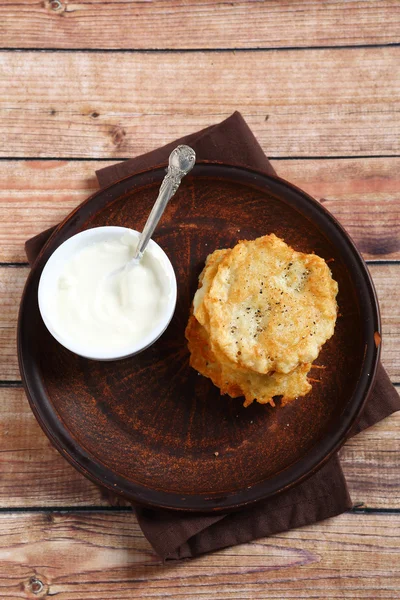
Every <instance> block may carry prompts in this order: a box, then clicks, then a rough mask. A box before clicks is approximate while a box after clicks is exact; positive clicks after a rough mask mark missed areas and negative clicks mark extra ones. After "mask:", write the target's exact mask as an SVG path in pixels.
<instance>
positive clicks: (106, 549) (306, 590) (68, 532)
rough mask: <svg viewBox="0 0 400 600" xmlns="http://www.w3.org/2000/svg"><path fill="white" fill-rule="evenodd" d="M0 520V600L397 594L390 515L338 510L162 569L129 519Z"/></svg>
mask: <svg viewBox="0 0 400 600" xmlns="http://www.w3.org/2000/svg"><path fill="white" fill-rule="evenodd" d="M0 519H1V521H0V522H1V528H0V561H1V564H2V566H3V569H2V574H1V579H0V585H1V589H2V594H3V597H6V598H34V597H41V598H43V597H50V596H53V595H57V600H67V599H68V600H73V599H76V600H100V599H103V600H105V599H107V600H113V599H115V600H131V599H132V598H139V597H140V598H146V599H147V600H156V599H159V598H161V597H162V598H170V599H173V600H178V599H179V600H181V599H182V598H185V599H189V598H190V599H192V598H193V599H198V598H204V599H205V600H207V599H211V598H212V599H220V600H229V599H240V600H245V599H254V598H257V599H262V598H268V599H271V598H275V599H277V600H283V599H284V598H292V599H296V600H300V599H301V598H304V599H306V598H307V599H309V598H311V597H312V598H314V599H319V600H325V599H326V598H330V599H336V598H352V599H364V600H366V599H369V600H378V599H384V598H385V599H391V600H395V599H396V598H398V594H399V591H400V515H399V514H386V515H383V514H369V515H355V514H347V515H346V514H345V515H341V516H339V517H336V518H334V519H329V520H327V521H325V522H323V523H318V524H316V525H313V526H310V527H302V528H300V529H297V530H294V531H291V532H288V533H283V534H278V535H275V536H273V537H271V538H263V539H260V540H257V541H255V542H253V543H251V544H244V545H241V546H235V547H233V548H228V549H226V550H222V551H220V552H218V553H214V554H211V555H208V556H203V557H200V558H198V559H196V560H195V561H189V562H184V563H181V564H177V565H169V566H165V565H163V564H161V562H160V560H159V559H158V558H157V556H156V555H155V554H154V552H153V551H152V549H151V548H150V545H149V544H148V542H147V541H146V540H145V539H144V537H143V536H142V534H141V532H140V529H139V527H138V525H137V523H136V520H135V518H134V516H133V515H131V514H121V513H120V514H118V513H114V514H112V513H111V514H110V513H104V512H103V513H89V514H88V513H73V514H58V513H48V514H40V513H39V514H7V515H4V514H3V515H0ZM39 582H40V583H39ZM35 584H36V585H35ZM40 584H42V586H43V588H42V589H41V591H39V592H38V590H40ZM33 586H34V587H33ZM310 589H312V595H311V596H310ZM34 590H36V592H37V595H36V596H35V595H34V593H33V591H34Z"/></svg>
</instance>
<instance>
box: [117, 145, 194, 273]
mask: <svg viewBox="0 0 400 600" xmlns="http://www.w3.org/2000/svg"><path fill="white" fill-rule="evenodd" d="M195 162H196V153H195V151H194V150H193V149H192V148H190V146H184V145H182V146H177V147H176V148H175V150H173V151H172V152H171V154H170V155H169V164H168V169H167V174H166V176H165V177H164V179H163V181H162V184H161V186H160V191H159V192H158V198H157V200H156V201H155V203H154V206H153V208H152V209H151V213H150V215H149V217H148V219H147V221H146V225H145V226H144V228H143V231H142V233H141V234H140V237H139V241H138V245H137V246H136V250H135V254H134V256H133V258H131V260H130V261H129V262H127V263H126V265H124V266H123V267H120V268H119V269H117V270H116V271H113V272H112V273H110V275H109V276H108V277H109V278H110V277H115V276H116V275H118V274H119V273H121V272H122V271H124V270H125V269H126V270H128V269H130V268H131V267H133V266H135V265H137V264H139V262H140V260H141V258H142V256H143V253H144V251H145V250H146V246H147V244H148V243H149V241H150V239H151V236H152V235H153V233H154V230H155V228H156V227H157V225H158V222H159V220H160V219H161V216H162V214H163V212H164V210H165V208H166V206H167V204H168V202H169V201H170V200H171V198H172V196H173V195H174V194H175V193H176V191H177V189H178V187H179V186H180V183H181V181H182V179H183V178H184V177H185V175H187V174H188V173H189V171H191V170H192V169H193V167H194V163H195Z"/></svg>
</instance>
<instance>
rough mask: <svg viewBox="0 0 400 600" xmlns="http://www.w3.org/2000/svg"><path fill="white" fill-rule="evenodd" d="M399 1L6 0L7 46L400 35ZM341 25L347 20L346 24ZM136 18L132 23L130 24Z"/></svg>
mask: <svg viewBox="0 0 400 600" xmlns="http://www.w3.org/2000/svg"><path fill="white" fill-rule="evenodd" d="M399 22H400V18H399V11H398V4H397V2H396V0H384V1H382V0H381V1H378V0H372V1H371V0H370V1H367V0H364V1H356V2H354V1H344V2H341V3H340V4H338V3H337V2H334V1H333V0H325V1H323V2H321V1H319V0H309V1H308V2H307V3H304V2H300V1H296V2H282V1H278V0H272V1H269V2H267V1H259V2H255V3H252V4H251V9H250V7H249V3H248V2H244V1H243V0H242V1H238V0H235V1H233V2H220V3H216V2H213V1H212V0H201V1H195V2H187V1H185V0H167V1H165V0H158V1H153V2H143V1H136V2H126V1H122V2H121V1H118V0H117V1H115V0H114V1H112V0H111V1H109V0H107V1H106V0H94V1H93V0H85V1H84V2H73V1H70V0H61V1H60V2H59V3H56V4H52V3H51V1H50V0H45V1H44V2H39V1H38V0H23V1H22V2H19V1H17V0H5V2H4V1H3V2H2V4H1V6H0V39H1V45H2V46H3V47H5V48H7V47H10V48H126V49H131V48H138V49H143V48H174V49H176V48H260V47H264V48H265V47H269V48H271V47H272V48H282V47H307V46H308V47H310V46H327V45H328V46H342V45H347V44H352V45H353V44H354V45H356V44H365V43H368V44H382V43H392V42H397V41H398V27H399ZM339 23H340V25H339ZM127 24H129V26H126V25H127Z"/></svg>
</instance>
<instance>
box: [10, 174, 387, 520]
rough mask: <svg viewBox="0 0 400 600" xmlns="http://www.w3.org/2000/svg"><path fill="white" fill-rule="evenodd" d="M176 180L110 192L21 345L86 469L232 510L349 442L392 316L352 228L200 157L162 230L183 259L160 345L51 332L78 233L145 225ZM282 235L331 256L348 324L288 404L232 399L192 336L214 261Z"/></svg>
mask: <svg viewBox="0 0 400 600" xmlns="http://www.w3.org/2000/svg"><path fill="white" fill-rule="evenodd" d="M163 176H164V169H162V168H157V169H153V170H150V171H147V172H144V173H139V174H137V175H134V176H132V177H128V178H126V179H124V180H122V181H120V182H118V183H116V184H114V185H112V186H111V187H109V188H107V189H105V190H102V191H100V192H98V193H97V194H95V195H94V196H92V197H91V198H90V199H89V200H87V201H86V202H85V203H84V204H83V205H82V206H81V207H79V208H78V209H77V210H76V211H74V212H73V213H72V214H71V215H70V216H69V217H68V218H67V219H66V220H65V221H64V222H63V223H62V224H61V226H60V227H59V228H58V229H57V230H56V232H55V233H54V234H53V236H52V237H51V238H50V240H49V242H48V243H47V244H46V246H45V248H44V249H43V251H42V253H41V254H40V256H39V258H38V260H37V261H36V264H35V265H34V267H33V269H32V271H31V273H30V275H29V278H28V281H27V284H26V288H25V291H24V295H23V298H22V302H21V309H20V315H19V328H18V349H19V361H20V368H21V374H22V379H23V382H24V386H25V389H26V392H27V394H28V398H29V400H30V403H31V406H32V409H33V411H34V413H35V415H36V417H37V419H38V421H39V423H40V424H41V426H42V428H43V429H44V431H45V433H46V434H47V435H48V437H49V438H50V440H51V441H52V442H53V444H54V445H55V446H56V448H58V450H59V451H60V452H61V453H62V454H63V456H65V457H66V458H67V459H68V460H69V461H70V462H71V463H72V464H73V465H74V466H75V467H76V468H77V469H78V470H80V471H81V472H82V473H83V474H84V475H86V476H87V477H89V478H90V479H92V480H93V481H95V482H97V483H99V484H101V485H103V486H106V487H107V488H110V489H111V490H113V491H114V492H117V493H121V494H123V495H125V496H126V497H128V498H130V499H132V500H134V501H136V502H138V503H141V504H145V505H151V506H160V507H168V508H172V509H183V510H191V511H193V510H198V511H215V510H229V509H232V508H237V507H240V506H244V505H246V504H249V503H251V502H255V501H257V500H259V499H261V498H266V497H268V496H271V495H272V494H275V493H277V492H279V491H281V490H283V489H285V488H287V487H289V486H291V485H293V484H294V483H296V482H298V481H300V480H302V479H304V478H305V477H307V476H308V475H310V474H311V473H312V472H314V471H315V470H316V469H318V468H319V467H320V466H321V465H322V464H323V462H324V461H325V460H326V459H327V458H328V457H329V456H330V455H331V454H332V453H333V452H334V451H335V450H336V449H337V448H338V447H339V446H340V445H341V444H342V443H343V442H344V440H345V437H346V434H347V433H348V431H349V429H350V428H351V426H352V424H353V423H354V421H355V419H356V418H357V415H358V414H359V412H360V410H361V408H362V406H363V403H364V401H365V399H366V397H367V395H368V392H369V390H370V388H371V384H372V381H373V378H374V374H375V368H376V365H377V360H378V355H379V349H377V348H376V346H375V344H374V332H375V331H378V332H379V331H380V322H379V313H378V307H377V302H376V297H375V293H374V288H373V285H372V283H371V280H370V277H369V275H368V271H367V269H366V267H365V264H364V262H363V260H362V259H361V257H360V255H359V254H358V252H357V251H356V249H355V247H354V245H353V243H352V242H351V241H350V239H349V237H348V236H347V234H346V233H345V232H344V230H343V229H342V228H341V227H340V225H339V224H338V223H337V222H336V221H335V219H334V218H333V217H332V216H331V215H330V214H329V213H328V212H327V211H326V210H325V209H324V208H323V207H322V206H321V205H320V204H318V203H317V202H316V201H315V200H313V199H312V198H310V197H309V196H307V195H306V194H305V193H303V192H301V191H300V190H298V189H296V188H295V187H294V186H292V185H290V184H288V183H286V182H285V181H283V180H280V179H278V178H273V177H269V176H266V175H262V174H260V173H256V172H253V171H250V170H247V169H242V168H237V167H231V166H227V165H218V164H207V163H203V164H198V165H196V167H195V169H194V171H193V172H192V174H191V175H189V176H188V177H187V178H186V179H185V180H184V182H183V184H182V186H181V188H180V189H179V191H178V193H177V194H176V196H175V197H174V199H173V200H172V201H171V203H170V205H169V206H168V209H167V211H166V213H165V215H164V217H163V219H162V222H161V224H160V226H159V228H158V230H157V234H156V235H155V240H156V241H157V242H158V243H159V244H160V245H161V246H162V247H163V248H164V250H165V251H166V252H167V254H168V255H169V257H170V259H171V261H172V264H173V265H174V267H175V270H176V275H177V281H178V304H177V309H176V313H175V316H174V318H173V320H172V322H171V324H170V326H169V327H168V329H167V331H166V332H165V334H164V335H163V336H162V337H161V339H160V340H158V341H157V342H156V343H155V344H154V345H153V346H152V347H151V348H149V349H148V350H146V351H145V352H143V353H142V354H140V355H138V356H135V357H133V358H129V359H125V360H122V361H117V362H108V363H107V362H95V361H90V360H86V359H83V358H80V357H78V356H76V355H74V354H72V353H71V352H69V351H68V350H66V349H64V348H63V347H61V346H60V345H59V344H58V343H57V342H56V341H55V340H54V339H53V338H52V336H51V335H50V334H49V333H48V331H47V329H46V328H45V326H44V324H43V322H42V320H41V317H40V314H39V310H38V302H37V289H38V283H39V278H40V274H41V271H42V269H43V266H44V264H45V262H46V260H47V259H48V258H49V256H50V255H51V253H52V252H53V251H54V250H55V249H56V248H57V246H59V245H60V244H61V243H62V242H63V241H64V240H66V239H67V238H69V237H70V236H71V235H73V234H75V233H77V232H78V231H81V230H83V229H87V228H89V227H96V226H100V225H122V226H127V227H132V228H135V229H139V230H140V229H141V228H142V226H143V224H144V222H145V219H146V217H147V215H148V213H149V211H150V208H151V206H152V204H153V202H154V199H155V197H156V194H157V190H158V187H159V185H160V182H161V180H162V178H163ZM272 232H274V233H275V234H276V235H278V236H280V237H282V238H284V239H285V240H286V242H288V243H289V244H290V245H292V246H293V247H294V248H295V249H296V250H300V251H303V252H315V253H317V254H319V255H320V256H322V257H324V258H325V259H327V260H330V261H331V262H330V267H331V269H332V272H333V276H334V278H335V279H336V280H337V281H338V283H339V296H338V303H339V310H340V317H339V318H338V321H337V325H336V330H335V334H334V336H333V338H332V339H331V340H329V341H328V342H327V343H326V344H325V346H324V347H323V350H322V352H321V354H320V356H319V358H318V361H317V363H318V364H320V365H324V366H325V368H324V369H315V370H314V371H313V372H312V374H313V377H315V378H316V379H319V380H320V381H319V382H314V384H313V390H312V392H311V393H310V394H309V395H308V396H306V397H305V398H299V399H298V400H296V401H294V402H292V403H291V404H289V405H287V406H285V407H282V406H280V404H279V401H278V403H277V407H276V408H275V409H274V408H271V407H269V406H261V405H259V404H256V403H254V404H253V405H252V406H250V407H249V408H246V409H245V408H243V407H242V401H241V399H236V400H233V399H231V398H229V397H226V396H224V397H220V395H219V391H218V389H216V388H215V387H214V386H213V385H212V383H211V382H210V381H209V380H208V379H205V378H204V377H202V376H199V375H198V374H197V373H196V372H195V371H193V370H192V369H191V368H190V367H189V364H188V358H189V356H188V350H187V347H186V342H185V337H184V330H185V326H186V323H187V319H188V315H189V307H190V304H191V300H192V297H193V294H194V292H195V290H196V288H197V278H198V275H199V273H200V270H201V269H202V267H203V264H204V260H205V258H206V256H207V254H209V253H210V252H212V251H213V250H215V249H216V248H224V247H229V246H233V245H234V244H235V243H236V242H237V241H238V240H239V239H244V238H248V239H252V238H256V237H257V236H260V235H264V234H267V233H272Z"/></svg>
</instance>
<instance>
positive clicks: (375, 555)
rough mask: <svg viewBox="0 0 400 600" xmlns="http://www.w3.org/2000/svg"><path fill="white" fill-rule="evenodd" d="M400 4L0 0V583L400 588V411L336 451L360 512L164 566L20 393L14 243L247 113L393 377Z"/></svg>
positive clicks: (96, 592)
mask: <svg viewBox="0 0 400 600" xmlns="http://www.w3.org/2000/svg"><path fill="white" fill-rule="evenodd" d="M399 41H400V3H399V2H398V0H380V1H378V0H376V1H375V0H370V1H368V0H358V1H357V0H353V1H351V0H348V1H342V2H341V1H338V0H326V1H321V0H303V1H301V0H297V1H292V2H290V1H284V0H271V1H269V2H264V1H258V2H251V1H249V2H245V1H238V0H233V1H231V2H213V1H212V0H196V1H192V2H190V1H188V0H186V1H181V0H165V1H147V2H146V1H137V2H125V1H124V0H122V1H121V0H120V1H114V0H112V1H110V0H107V1H105V0H85V1H84V2H79V0H77V2H73V1H69V0H68V1H66V0H50V1H47V0H45V1H44V2H43V1H39V0H18V1H17V0H3V2H1V3H0V45H1V47H2V51H1V52H0V79H1V85H0V140H1V144H0V156H1V159H0V263H1V265H0V303H1V309H0V340H1V341H0V350H1V354H0V380H1V381H0V399H1V401H0V463H1V468H0V481H1V484H0V507H1V508H0V512H1V514H0V522H1V526H0V597H1V598H2V599H5V600H9V599H10V600H11V599H14V598H44V597H47V596H49V597H50V596H53V595H54V596H57V600H64V599H65V600H67V599H68V600H70V599H71V600H80V599H82V600H83V599H85V600H97V599H104V600H112V599H116V600H123V599H135V598H146V599H156V598H157V599H158V598H173V599H175V600H178V599H179V600H181V599H187V598H193V599H198V598H204V599H205V600H206V599H209V598H210V599H213V600H214V599H215V600H217V599H228V598H229V599H245V598H246V599H248V598H257V599H261V598H275V599H278V600H280V599H283V598H292V599H296V600H298V599H300V598H314V599H316V598H321V599H326V598H346V599H352V600H353V599H358V598H360V599H361V598H362V599H367V598H368V599H371V600H376V599H378V598H385V599H387V598H391V599H394V598H399V597H400V473H399V466H400V413H397V414H395V415H393V416H392V417H390V418H388V419H386V420H385V421H383V422H382V423H380V424H379V425H377V426H375V427H373V428H371V429H370V430H368V431H366V432H364V433H362V434H361V435H359V436H357V437H356V438H354V439H352V440H350V441H349V442H348V443H347V444H346V446H345V447H344V448H343V450H342V451H341V458H342V463H343V467H344V470H345V474H346V477H347V479H348V482H349V487H350V490H351V494H352V499H353V501H354V509H353V510H352V511H350V512H349V513H347V514H344V515H341V516H339V517H337V518H335V519H331V520H328V521H326V522H322V523H318V524H317V525H314V526H312V527H304V528H302V529H298V530H296V531H291V532H288V533H284V534H281V535H275V536H273V537H271V538H268V539H261V540H257V541H255V542H254V543H251V544H246V545H242V546H238V547H234V548H229V549H227V550H224V551H221V552H218V553H216V554H214V555H211V556H205V557H202V558H200V559H197V560H195V561H192V562H186V563H184V564H176V565H173V566H163V565H162V564H161V563H160V560H159V559H158V558H157V556H156V555H155V554H154V552H153V551H152V549H151V547H150V546H149V544H148V543H147V541H146V540H145V539H144V537H143V536H142V535H141V532H140V530H139V528H138V525H137V523H136V521H135V518H134V517H133V515H132V514H131V512H130V510H129V508H128V507H127V506H124V505H123V504H121V502H120V501H117V499H116V498H112V497H108V496H107V495H105V493H104V492H102V491H100V490H99V489H98V488H97V487H95V486H94V485H92V484H91V483H90V482H89V481H88V480H86V479H84V478H83V477H82V476H81V475H80V474H78V473H77V472H76V471H75V470H74V469H73V468H72V467H70V466H69V464H67V463H66V462H65V460H64V459H63V458H62V457H61V456H60V455H59V454H58V453H57V452H56V451H55V450H54V449H53V448H52V446H51V445H50V442H49V441H48V440H47V438H46V437H45V436H44V434H43V433H42V431H41V429H40V428H39V426H38V424H37V423H36V421H35V418H34V417H33V415H32V413H31V411H30V409H29V406H28V403H27V400H26V398H25V396H24V392H23V390H22V387H21V381H20V376H19V372H18V366H17V358H16V343H15V327H16V319H17V312H18V304H19V299H20V295H21V291H22V287H23V285H24V281H25V279H26V276H27V273H28V266H27V263H26V258H25V255H24V249H23V242H24V240H25V239H26V238H29V237H30V236H32V235H34V234H36V233H38V232H40V231H41V230H43V229H45V228H46V227H49V226H50V225H53V224H55V223H57V222H58V221H59V220H60V219H61V218H62V217H63V216H64V215H65V214H66V213H68V212H69V211H70V210H71V209H72V208H73V207H75V206H76V205H77V204H78V203H79V202H81V201H82V200H83V199H84V198H86V197H87V196H88V195H89V194H90V193H91V192H93V191H94V190H95V189H96V180H95V177H94V171H95V169H98V168H99V167H102V166H105V165H107V164H112V163H113V162H116V161H118V160H120V159H122V158H126V157H131V156H134V155H137V154H139V153H142V152H146V151H148V150H150V149H152V148H154V147H156V146H158V145H160V144H164V143H166V142H167V141H170V140H172V139H174V138H176V137H178V136H181V135H183V134H186V133H188V132H191V131H194V130H196V129H199V128H201V127H204V126H206V125H209V124H211V123H214V122H218V121H220V120H222V119H223V118H224V117H226V116H228V115H229V114H230V113H232V112H233V111H234V110H235V109H238V110H240V111H241V112H242V114H243V115H244V117H245V118H246V120H247V121H248V123H249V125H250V126H251V127H252V129H253V131H254V133H255V134H256V136H257V138H258V139H259V141H260V143H261V145H262V146H263V148H264V150H265V152H266V153H267V155H268V156H270V157H272V158H273V165H274V167H275V168H276V170H277V171H278V173H279V174H280V175H282V176H283V177H285V178H287V179H289V180H291V181H293V182H294V183H296V184H297V185H299V186H300V187H301V188H303V189H305V190H306V191H308V192H310V194H312V195H313V196H315V197H316V198H318V199H322V198H323V199H324V200H323V201H324V202H325V206H326V207H327V208H328V209H329V210H331V211H332V212H333V213H334V214H335V215H336V216H337V217H338V218H339V219H340V220H341V222H342V223H343V224H344V225H345V227H347V229H348V231H349V232H350V234H351V235H352V236H353V238H354V239H355V241H356V243H357V244H358V247H359V248H360V249H361V250H362V252H363V253H364V256H365V258H366V259H367V261H368V263H369V268H370V270H371V273H372V276H373V278H374V281H375V284H376V287H377V290H378V295H379V299H380V303H381V310H382V317H383V332H384V346H383V362H384V364H385V366H386V368H387V369H388V371H389V373H390V376H391V378H392V380H393V382H394V383H395V384H398V385H399V384H400V356H399V349H400V345H399V337H400V304H399V294H398V281H399V278H400V119H399V114H400V113H399V110H400V105H399V89H400V69H399V66H400V48H399Z"/></svg>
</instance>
